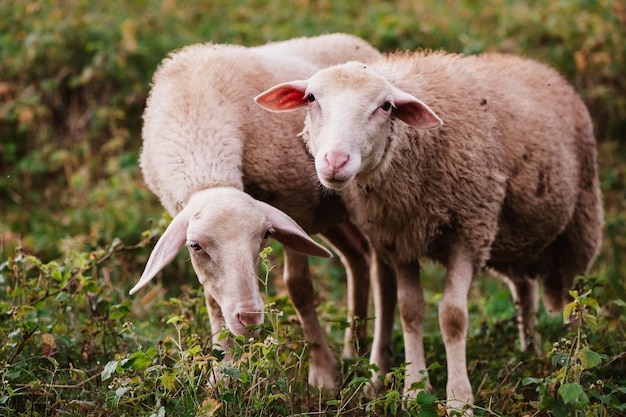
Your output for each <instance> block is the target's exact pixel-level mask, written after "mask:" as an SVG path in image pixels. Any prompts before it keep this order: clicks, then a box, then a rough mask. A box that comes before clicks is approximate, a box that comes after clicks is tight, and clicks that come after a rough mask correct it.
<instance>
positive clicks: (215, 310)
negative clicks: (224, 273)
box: [204, 286, 232, 356]
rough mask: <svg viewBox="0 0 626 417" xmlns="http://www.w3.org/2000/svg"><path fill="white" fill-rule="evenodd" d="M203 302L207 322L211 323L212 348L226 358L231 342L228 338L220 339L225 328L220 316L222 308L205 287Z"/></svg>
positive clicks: (222, 318)
mask: <svg viewBox="0 0 626 417" xmlns="http://www.w3.org/2000/svg"><path fill="white" fill-rule="evenodd" d="M204 301H205V303H206V309H207V312H208V313H209V322H210V323H211V340H212V342H213V345H214V346H217V347H219V348H220V349H221V350H223V351H224V354H225V355H227V356H228V351H229V350H230V348H231V346H232V342H231V340H230V338H228V337H222V331H223V330H224V329H225V328H226V320H224V315H223V314H222V308H221V307H220V305H219V304H217V301H215V299H214V298H213V296H212V295H211V293H210V292H209V290H208V287H207V286H204Z"/></svg>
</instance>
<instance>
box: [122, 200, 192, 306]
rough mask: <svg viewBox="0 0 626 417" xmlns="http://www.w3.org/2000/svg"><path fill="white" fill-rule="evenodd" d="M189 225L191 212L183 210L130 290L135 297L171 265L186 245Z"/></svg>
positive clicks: (171, 224)
mask: <svg viewBox="0 0 626 417" xmlns="http://www.w3.org/2000/svg"><path fill="white" fill-rule="evenodd" d="M188 225H189V212H187V211H185V210H183V211H181V212H180V213H178V215H177V216H176V217H174V220H172V222H171V223H170V225H169V226H167V229H165V232H164V233H163V236H161V238H160V239H159V240H158V242H157V243H156V245H155V247H154V249H153V250H152V253H151V254H150V257H149V258H148V262H147V263H146V269H145V270H144V271H143V274H142V275H141V278H140V279H139V282H138V283H137V284H136V285H135V286H134V287H133V288H132V289H131V290H130V292H129V294H130V295H133V294H134V293H136V292H137V291H139V290H140V289H141V288H142V287H143V286H145V285H146V284H147V283H148V282H150V281H151V280H152V278H154V276H155V275H156V274H157V273H158V272H159V271H160V270H162V269H163V268H164V267H165V265H167V264H168V263H170V262H171V261H172V260H173V259H174V258H175V257H176V255H177V254H178V252H179V251H180V249H181V248H182V247H183V246H184V245H185V240H186V238H187V226H188Z"/></svg>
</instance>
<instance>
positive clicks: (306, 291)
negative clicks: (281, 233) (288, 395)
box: [283, 246, 339, 389]
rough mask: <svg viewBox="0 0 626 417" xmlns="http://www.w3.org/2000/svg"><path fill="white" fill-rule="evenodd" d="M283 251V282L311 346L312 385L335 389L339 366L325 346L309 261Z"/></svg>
mask: <svg viewBox="0 0 626 417" xmlns="http://www.w3.org/2000/svg"><path fill="white" fill-rule="evenodd" d="M283 251H284V257H285V271H284V275H283V279H284V280H285V285H286V287H287V292H288V293H289V298H290V299H291V302H292V303H293V306H294V308H295V310H296V313H297V315H298V319H299V320H300V323H301V325H302V330H303V331H304V337H305V338H306V340H307V343H308V345H309V354H310V359H309V384H310V385H313V386H323V387H325V388H328V389H334V388H335V386H336V384H337V380H338V379H339V378H338V376H339V365H338V362H337V359H335V357H334V356H333V354H332V352H331V351H330V349H329V347H328V345H327V344H326V340H325V339H324V332H323V331H322V327H321V326H320V322H319V319H318V317H317V312H316V311H315V305H314V294H315V291H314V288H313V281H312V279H311V272H310V270H309V263H308V258H307V256H305V255H302V254H300V253H298V252H296V251H294V250H292V249H289V248H288V247H286V246H283Z"/></svg>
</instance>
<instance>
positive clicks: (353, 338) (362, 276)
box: [321, 222, 395, 358]
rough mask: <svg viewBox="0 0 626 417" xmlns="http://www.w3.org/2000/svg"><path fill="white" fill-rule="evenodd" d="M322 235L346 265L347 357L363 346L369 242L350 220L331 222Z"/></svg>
mask: <svg viewBox="0 0 626 417" xmlns="http://www.w3.org/2000/svg"><path fill="white" fill-rule="evenodd" d="M321 236H322V238H324V241H325V242H326V243H327V244H328V245H330V246H332V247H333V249H335V251H336V252H337V253H338V255H339V257H340V258H341V263H342V264H343V265H344V266H345V268H346V281H347V293H348V297H347V298H348V322H349V323H350V326H349V327H348V328H346V332H345V336H344V343H343V353H342V356H343V357H344V358H350V357H353V356H355V355H356V354H357V353H360V354H363V353H364V352H365V350H366V346H365V342H366V339H367V325H366V324H365V322H364V320H365V319H366V318H367V317H368V304H369V295H370V294H369V293H370V277H369V275H370V272H369V271H370V256H371V255H370V244H369V242H368V241H367V239H366V238H365V236H363V234H362V233H361V232H360V231H359V230H358V229H357V228H356V227H355V226H354V225H353V224H352V223H350V222H343V223H340V224H338V225H336V226H333V227H331V228H329V229H328V230H326V231H324V232H323V233H322V234H321ZM394 297H395V296H394ZM357 348H358V349H357ZM357 350H358V352H357Z"/></svg>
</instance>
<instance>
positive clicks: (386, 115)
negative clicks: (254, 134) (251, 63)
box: [254, 62, 442, 190]
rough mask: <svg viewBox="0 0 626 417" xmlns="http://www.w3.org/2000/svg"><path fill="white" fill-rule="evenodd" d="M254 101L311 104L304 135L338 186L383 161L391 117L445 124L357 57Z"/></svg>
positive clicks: (421, 125)
mask: <svg viewBox="0 0 626 417" xmlns="http://www.w3.org/2000/svg"><path fill="white" fill-rule="evenodd" d="M254 101H255V102H256V103H257V104H259V105H260V106H262V107H264V108H265V109H267V110H270V111H275V112H280V111H289V110H294V109H297V108H300V107H304V106H308V110H309V111H308V115H307V119H306V128H305V132H306V134H305V135H304V136H305V140H307V142H308V143H307V145H308V148H309V151H310V152H311V154H312V155H313V156H314V158H315V168H316V170H317V175H318V178H319V179H320V181H321V182H322V184H323V185H324V186H326V187H328V188H332V189H336V190H340V189H343V188H345V187H346V186H347V185H348V184H349V183H350V182H351V181H352V180H353V179H354V178H355V177H356V176H357V175H359V174H366V173H368V172H372V171H373V170H375V169H376V168H377V167H378V166H379V164H380V163H381V161H382V160H383V158H384V156H385V151H386V149H387V146H388V142H389V137H390V133H391V132H390V131H391V118H398V119H401V120H402V121H404V122H405V123H408V124H410V125H411V126H414V127H416V128H418V129H433V128H437V127H439V126H441V124H442V121H441V119H440V118H439V117H438V116H437V115H436V114H435V113H434V112H433V111H432V110H431V109H430V108H429V107H428V106H427V105H426V104H425V103H423V102H422V101H421V100H419V99H418V98H416V97H414V96H412V95H411V94H408V93H406V92H404V91H402V90H400V89H399V88H397V87H395V86H394V85H392V84H391V83H390V82H389V81H387V80H386V79H385V78H384V77H382V76H380V75H378V74H376V73H375V72H374V71H372V70H371V69H369V68H368V67H367V66H366V65H365V64H362V63H359V62H349V63H347V64H342V65H336V66H333V67H330V68H326V69H323V70H321V71H319V72H317V73H316V74H315V75H313V76H312V77H311V78H310V79H308V80H298V81H292V82H287V83H283V84H279V85H277V86H275V87H272V88H270V89H269V90H267V91H265V92H263V93H261V94H259V95H258V96H256V97H255V98H254Z"/></svg>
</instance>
